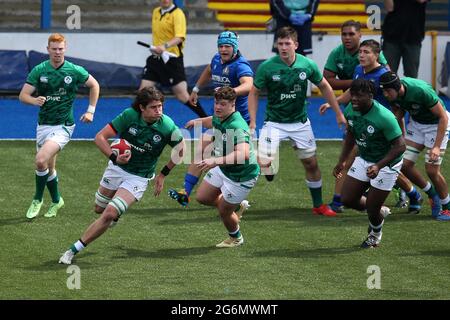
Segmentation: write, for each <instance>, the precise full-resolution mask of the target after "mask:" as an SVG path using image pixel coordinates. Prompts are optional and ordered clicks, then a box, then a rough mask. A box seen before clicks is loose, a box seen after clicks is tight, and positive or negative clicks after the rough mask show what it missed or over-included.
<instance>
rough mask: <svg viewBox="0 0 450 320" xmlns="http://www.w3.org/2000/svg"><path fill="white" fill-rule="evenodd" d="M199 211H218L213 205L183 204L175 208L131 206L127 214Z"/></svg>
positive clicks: (157, 214) (158, 214) (152, 214)
mask: <svg viewBox="0 0 450 320" xmlns="http://www.w3.org/2000/svg"><path fill="white" fill-rule="evenodd" d="M197 211H217V209H215V208H212V207H202V208H189V207H188V208H183V207H181V206H178V207H173V208H136V209H134V208H131V209H130V210H128V211H127V214H136V215H150V216H161V214H179V213H193V212H197Z"/></svg>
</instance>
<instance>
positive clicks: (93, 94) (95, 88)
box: [80, 75, 100, 123]
mask: <svg viewBox="0 0 450 320" xmlns="http://www.w3.org/2000/svg"><path fill="white" fill-rule="evenodd" d="M84 84H85V85H86V87H88V88H89V107H88V109H87V110H86V112H85V113H84V114H83V115H82V116H81V118H80V120H81V121H82V122H87V123H90V122H92V121H93V120H94V113H95V108H96V106H97V102H98V96H99V94H100V85H99V84H98V82H97V80H95V78H94V77H93V76H91V75H89V78H88V79H87V81H86V82H85V83H84Z"/></svg>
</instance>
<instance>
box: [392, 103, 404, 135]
mask: <svg viewBox="0 0 450 320" xmlns="http://www.w3.org/2000/svg"><path fill="white" fill-rule="evenodd" d="M392 113H393V114H394V115H395V117H396V118H397V122H398V125H399V126H400V129H402V134H403V136H405V134H406V130H405V111H404V110H403V109H401V108H399V107H398V106H396V105H393V106H392Z"/></svg>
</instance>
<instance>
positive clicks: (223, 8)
mask: <svg viewBox="0 0 450 320" xmlns="http://www.w3.org/2000/svg"><path fill="white" fill-rule="evenodd" d="M370 5H378V6H380V8H384V5H383V1H380V0H322V1H320V4H319V8H318V10H317V14H316V17H315V20H314V23H313V31H339V27H340V25H341V24H342V23H343V22H344V21H346V20H349V19H353V20H356V21H359V22H361V24H362V25H363V27H365V25H366V21H367V14H366V8H367V7H368V6H370ZM208 8H210V9H211V10H215V11H216V12H217V20H219V21H220V22H221V23H223V25H224V27H225V28H228V29H233V30H265V23H266V22H267V20H269V19H270V17H271V16H270V10H269V1H268V0H244V1H237V0H209V1H208ZM448 10H449V4H448V1H447V0H436V1H434V0H433V1H432V2H430V3H429V4H428V7H427V25H426V27H427V30H448V29H449V21H448ZM383 18H384V13H382V19H383Z"/></svg>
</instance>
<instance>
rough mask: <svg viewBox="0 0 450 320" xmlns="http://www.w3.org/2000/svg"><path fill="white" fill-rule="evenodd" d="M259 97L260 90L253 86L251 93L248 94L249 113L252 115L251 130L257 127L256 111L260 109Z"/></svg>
mask: <svg viewBox="0 0 450 320" xmlns="http://www.w3.org/2000/svg"><path fill="white" fill-rule="evenodd" d="M258 99H259V90H258V89H257V88H256V87H255V86H252V88H251V90H250V93H249V94H248V113H249V115H250V125H249V127H250V130H255V128H256V113H257V111H258Z"/></svg>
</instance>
